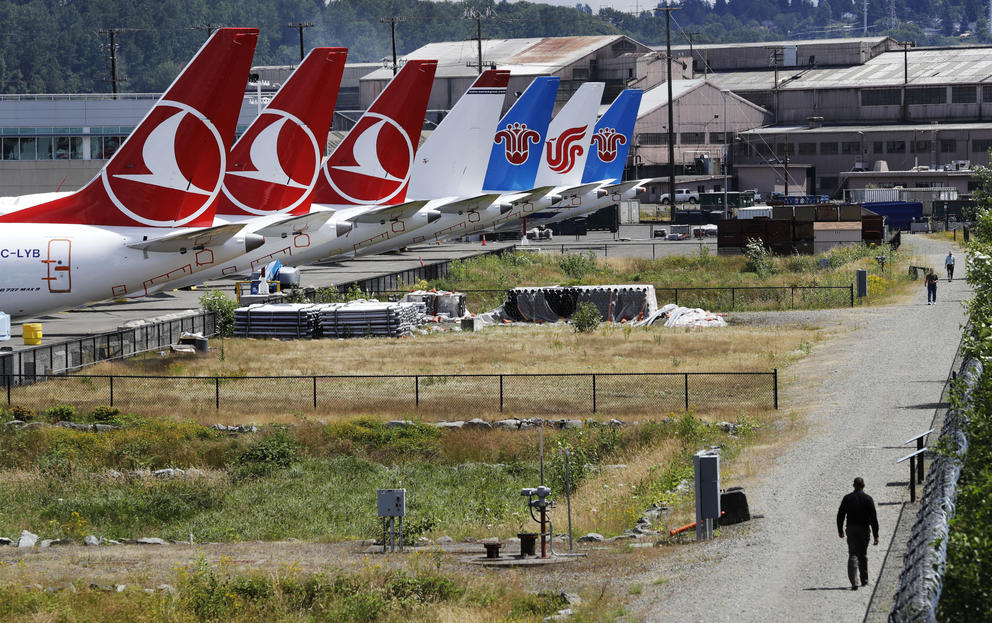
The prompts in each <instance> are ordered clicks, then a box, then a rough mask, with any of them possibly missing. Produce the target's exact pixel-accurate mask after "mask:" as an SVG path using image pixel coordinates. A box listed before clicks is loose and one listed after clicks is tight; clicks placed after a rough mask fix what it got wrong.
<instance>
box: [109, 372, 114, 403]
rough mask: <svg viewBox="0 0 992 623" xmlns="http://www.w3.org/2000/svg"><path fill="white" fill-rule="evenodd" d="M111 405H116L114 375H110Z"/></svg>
mask: <svg viewBox="0 0 992 623" xmlns="http://www.w3.org/2000/svg"><path fill="white" fill-rule="evenodd" d="M110 406H111V407H112V406H114V375H113V374H111V375H110Z"/></svg>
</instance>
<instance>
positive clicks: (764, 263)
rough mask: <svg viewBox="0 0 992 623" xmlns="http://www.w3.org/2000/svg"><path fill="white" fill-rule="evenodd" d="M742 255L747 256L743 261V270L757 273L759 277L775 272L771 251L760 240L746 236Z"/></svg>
mask: <svg viewBox="0 0 992 623" xmlns="http://www.w3.org/2000/svg"><path fill="white" fill-rule="evenodd" d="M744 257H746V258H747V261H746V262H745V263H744V271H745V272H749V273H757V275H758V276H759V277H766V276H768V275H770V274H772V273H773V272H775V263H774V262H772V254H771V251H769V250H768V248H767V247H765V245H764V243H763V242H761V240H758V239H756V238H748V240H747V245H746V246H745V247H744Z"/></svg>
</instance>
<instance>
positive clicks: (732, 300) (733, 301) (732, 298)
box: [730, 288, 737, 311]
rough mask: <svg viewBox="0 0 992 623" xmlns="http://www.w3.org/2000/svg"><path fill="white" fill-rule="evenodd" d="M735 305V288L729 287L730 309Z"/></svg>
mask: <svg viewBox="0 0 992 623" xmlns="http://www.w3.org/2000/svg"><path fill="white" fill-rule="evenodd" d="M735 307H737V288H730V309H731V311H733V310H734V308H735Z"/></svg>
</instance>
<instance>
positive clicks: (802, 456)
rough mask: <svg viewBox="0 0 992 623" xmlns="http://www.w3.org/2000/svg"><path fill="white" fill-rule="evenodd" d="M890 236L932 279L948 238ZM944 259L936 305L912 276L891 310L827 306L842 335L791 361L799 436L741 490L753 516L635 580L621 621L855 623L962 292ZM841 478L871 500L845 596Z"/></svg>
mask: <svg viewBox="0 0 992 623" xmlns="http://www.w3.org/2000/svg"><path fill="white" fill-rule="evenodd" d="M904 240H905V244H906V246H907V247H908V248H909V250H910V251H911V252H913V253H915V254H916V255H917V256H919V257H920V258H926V259H928V260H929V265H931V266H933V267H935V268H939V274H941V275H943V272H944V271H943V265H944V263H943V260H944V257H945V256H946V255H947V251H948V249H949V248H950V245H949V244H947V243H943V242H939V241H933V240H928V239H923V238H918V237H915V236H906V237H904ZM955 256H956V257H957V260H958V261H957V268H958V277H959V279H956V280H955V281H954V282H953V283H948V282H947V280H946V277H945V278H944V280H943V281H941V283H940V284H939V286H938V301H937V304H936V305H933V306H928V305H927V304H926V292H925V288H924V285H923V281H922V280H921V281H920V286H919V289H918V291H917V292H916V293H915V294H914V295H913V297H912V298H911V299H910V300H909V301H908V302H907V303H905V304H897V305H890V306H885V307H878V308H868V309H855V310H837V312H836V313H837V314H840V315H843V316H845V324H848V325H849V326H853V327H855V330H853V331H850V332H848V333H847V334H846V335H845V336H842V337H840V338H839V339H835V340H831V341H830V342H828V343H826V344H825V345H823V346H820V347H818V348H817V349H815V350H814V351H813V353H812V355H811V356H810V357H808V358H806V359H805V360H803V361H802V362H801V363H800V364H798V365H797V366H796V367H795V368H793V369H791V370H790V372H792V373H794V374H795V375H796V381H795V382H794V383H791V386H790V387H789V389H788V391H787V392H786V394H785V396H784V399H783V404H785V405H795V406H800V407H801V409H802V410H803V411H804V412H806V414H807V425H808V432H807V434H806V436H805V437H804V438H803V439H802V440H801V441H800V442H799V443H798V444H796V445H795V446H793V447H792V448H791V449H789V450H788V451H787V452H785V453H784V454H783V455H782V456H780V457H779V458H778V459H777V460H776V461H775V462H774V464H773V466H772V469H771V471H770V472H769V473H767V474H766V475H765V476H764V477H763V478H761V479H760V481H758V482H756V483H750V486H749V488H748V491H747V493H748V501H749V503H750V506H751V512H752V513H759V514H763V515H764V518H763V519H757V520H754V521H752V522H750V525H746V526H745V527H743V529H738V530H735V531H728V533H730V532H734V533H736V536H730V535H728V536H726V537H725V538H718V539H716V540H714V541H710V542H707V543H704V544H700V545H696V544H693V545H690V546H687V547H686V550H685V551H683V552H680V553H679V554H678V555H676V556H674V557H672V559H670V560H663V561H659V562H658V567H656V568H654V569H652V570H651V571H650V572H648V573H645V574H643V575H642V576H641V577H638V578H635V581H636V582H637V583H639V584H641V585H642V586H643V587H644V588H643V592H642V593H641V594H640V595H639V596H638V598H637V600H636V601H635V602H634V603H633V604H631V607H630V609H629V612H630V614H631V617H630V618H631V619H632V620H637V621H666V622H672V621H706V622H707V623H716V622H723V621H728V622H731V621H732V622H734V623H738V622H747V621H755V622H757V621H760V622H762V623H764V622H769V621H828V622H830V623H841V622H847V621H861V619H862V617H863V616H864V613H865V610H866V609H867V606H868V601H869V598H870V596H871V590H870V589H871V588H872V586H873V585H874V582H875V581H876V580H877V578H878V573H879V567H880V564H881V561H882V558H883V557H884V555H885V547H886V546H887V545H888V543H889V540H890V538H891V534H892V532H891V529H892V526H893V524H894V523H895V521H896V517H897V515H898V511H899V503H900V502H901V501H902V500H903V499H908V489H907V486H906V485H907V481H908V467H907V466H906V464H900V465H896V463H895V461H896V459H898V458H900V457H902V456H904V455H905V454H908V452H909V450H907V446H903V445H902V444H903V442H904V441H905V440H907V439H909V438H911V437H914V436H915V435H917V434H918V433H921V432H923V431H926V430H927V429H928V428H929V425H930V421H931V418H932V417H933V414H934V408H935V406H936V405H935V403H936V402H938V401H939V399H940V394H941V390H942V388H943V383H944V380H945V379H946V377H947V375H948V372H949V369H950V366H951V364H952V362H953V359H954V353H955V351H956V349H957V346H958V343H959V341H960V335H961V324H962V323H963V322H964V319H965V314H964V311H963V309H962V306H961V301H962V300H963V299H965V298H967V296H968V292H969V289H968V286H967V284H966V283H965V282H964V280H963V278H960V277H963V274H962V273H963V272H964V253H955ZM855 476H862V477H864V479H865V481H866V483H867V487H866V491H867V492H868V493H869V494H870V495H872V496H873V497H874V498H875V502H876V505H877V507H878V516H879V523H880V525H881V536H882V539H881V546H879V547H874V546H872V547H870V548H869V551H868V560H869V572H870V573H871V581H870V582H871V585H870V586H868V587H867V590H866V589H861V590H858V591H851V590H850V584H849V582H848V579H847V567H846V560H847V547H846V543H845V542H844V541H842V540H840V539H839V538H838V536H837V528H836V523H835V517H836V513H837V507H838V505H839V503H840V499H841V497H843V495H844V494H846V493H848V492H849V491H850V490H851V481H852V480H853V479H854V477H855ZM896 483H899V484H896ZM733 484H736V483H723V486H730V485H733Z"/></svg>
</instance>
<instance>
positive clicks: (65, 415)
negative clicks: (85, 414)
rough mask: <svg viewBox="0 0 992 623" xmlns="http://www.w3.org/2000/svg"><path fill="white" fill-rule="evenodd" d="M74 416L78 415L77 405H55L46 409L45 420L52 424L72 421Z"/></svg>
mask: <svg viewBox="0 0 992 623" xmlns="http://www.w3.org/2000/svg"><path fill="white" fill-rule="evenodd" d="M74 417H76V407H74V406H72V405H55V406H53V407H48V409H47V410H45V421H46V422H50V423H52V424H55V423H56V422H71V421H72V419H73V418H74Z"/></svg>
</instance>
